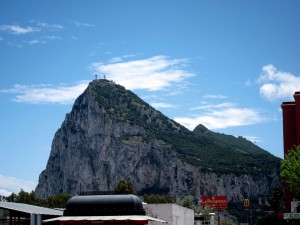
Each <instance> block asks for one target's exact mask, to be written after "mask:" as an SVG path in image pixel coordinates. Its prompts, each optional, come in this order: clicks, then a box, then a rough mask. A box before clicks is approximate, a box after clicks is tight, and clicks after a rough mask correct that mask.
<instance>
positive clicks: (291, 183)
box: [280, 146, 300, 198]
mask: <svg viewBox="0 0 300 225" xmlns="http://www.w3.org/2000/svg"><path fill="white" fill-rule="evenodd" d="M280 175H281V177H282V178H283V179H284V180H285V182H286V183H287V184H288V187H289V189H290V190H291V191H292V192H293V193H295V195H296V197H297V198H299V197H300V188H299V187H300V146H297V147H294V148H293V149H291V150H290V151H289V153H288V154H286V155H285V159H284V160H282V161H281V171H280Z"/></svg>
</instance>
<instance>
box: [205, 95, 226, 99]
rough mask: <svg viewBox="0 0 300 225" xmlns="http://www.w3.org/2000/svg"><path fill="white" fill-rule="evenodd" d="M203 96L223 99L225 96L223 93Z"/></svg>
mask: <svg viewBox="0 0 300 225" xmlns="http://www.w3.org/2000/svg"><path fill="white" fill-rule="evenodd" d="M203 98H212V99H224V98H227V97H226V96H225V95H204V96H203Z"/></svg>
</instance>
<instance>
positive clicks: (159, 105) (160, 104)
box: [150, 102, 176, 109]
mask: <svg viewBox="0 0 300 225" xmlns="http://www.w3.org/2000/svg"><path fill="white" fill-rule="evenodd" d="M150 105H151V106H152V107H154V108H156V109H162V108H175V107H176V106H175V105H172V104H169V103H163V102H152V103H150Z"/></svg>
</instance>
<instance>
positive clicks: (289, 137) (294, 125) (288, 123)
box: [281, 91, 300, 212]
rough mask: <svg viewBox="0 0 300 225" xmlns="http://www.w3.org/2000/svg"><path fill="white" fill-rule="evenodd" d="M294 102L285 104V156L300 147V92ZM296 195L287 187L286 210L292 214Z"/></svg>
mask: <svg viewBox="0 0 300 225" xmlns="http://www.w3.org/2000/svg"><path fill="white" fill-rule="evenodd" d="M294 99H295V101H294V102H283V103H282V105H281V108H282V118H283V145H284V155H286V154H287V153H288V152H289V150H290V149H292V148H293V147H294V146H298V145H300V91H298V92H295V94H294ZM293 198H294V195H293V193H291V192H290V191H289V189H288V187H287V186H285V209H286V212H291V202H292V201H293Z"/></svg>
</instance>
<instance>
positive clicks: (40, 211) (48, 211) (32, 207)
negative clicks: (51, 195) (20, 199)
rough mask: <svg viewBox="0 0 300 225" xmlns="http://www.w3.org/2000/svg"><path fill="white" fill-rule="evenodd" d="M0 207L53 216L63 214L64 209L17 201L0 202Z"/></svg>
mask: <svg viewBox="0 0 300 225" xmlns="http://www.w3.org/2000/svg"><path fill="white" fill-rule="evenodd" d="M0 208H2V209H7V210H14V211H18V212H22V213H28V214H41V215H52V216H62V215H63V211H62V210H56V209H49V208H45V207H40V206H35V205H29V204H23V203H16V202H0Z"/></svg>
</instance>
